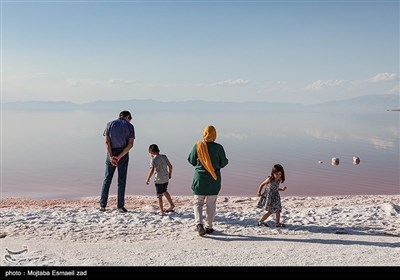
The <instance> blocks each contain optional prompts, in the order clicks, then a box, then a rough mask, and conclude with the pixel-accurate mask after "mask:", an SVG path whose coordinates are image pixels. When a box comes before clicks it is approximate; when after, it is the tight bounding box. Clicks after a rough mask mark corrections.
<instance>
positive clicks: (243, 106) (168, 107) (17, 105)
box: [2, 94, 400, 112]
mask: <svg viewBox="0 0 400 280" xmlns="http://www.w3.org/2000/svg"><path fill="white" fill-rule="evenodd" d="M2 107H3V109H5V110H35V111H37V110H39V111H52V110H56V111H60V110H95V111H97V110H101V111H118V110H132V111H133V110H134V111H136V112H138V111H149V110H157V111H200V112H202V111H214V112H219V111H254V110H258V111H262V110H269V111H270V110H277V111H281V110H284V111H297V110H299V111H336V112H338V111H349V110H350V111H352V112H357V111H360V112H361V111H363V112H365V111H367V112H369V111H397V110H400V109H399V108H400V105H399V96H398V95H393V94H381V95H369V96H362V97H356V98H351V99H346V100H339V101H330V102H324V103H320V104H314V105H302V104H296V103H271V102H222V101H201V100H192V101H181V102H161V101H155V100H151V99H130V100H118V101H95V102H89V103H84V104H76V103H72V102H65V101H24V102H8V103H3V104H2Z"/></svg>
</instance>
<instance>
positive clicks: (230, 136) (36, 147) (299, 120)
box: [2, 110, 400, 198]
mask: <svg viewBox="0 0 400 280" xmlns="http://www.w3.org/2000/svg"><path fill="white" fill-rule="evenodd" d="M118 113H119V112H96V111H63V112H16V111H7V110H6V111H3V132H2V196H3V197H8V196H30V197H33V198H78V197H83V196H98V195H99V194H100V189H101V183H102V180H103V172H104V170H103V169H104V160H105V147H104V141H103V136H102V132H103V129H104V126H105V124H106V122H108V121H110V120H112V119H114V118H116V116H117V114H118ZM132 113H133V115H134V116H133V117H134V118H133V121H132V122H133V124H134V126H135V129H136V137H137V139H136V140H135V145H134V148H133V150H132V151H131V153H130V166H129V174H128V185H127V194H140V195H154V194H155V188H154V186H153V185H152V184H150V185H146V184H145V180H146V176H147V173H148V167H149V161H150V157H149V155H148V153H147V148H148V146H149V145H150V144H152V143H156V144H158V145H159V147H160V149H161V153H165V154H167V155H168V157H169V159H170V161H171V162H172V164H173V166H174V174H173V178H172V179H171V181H170V184H169V191H170V193H171V195H191V190H190V186H191V180H192V176H193V167H192V166H191V165H189V163H188V162H187V156H188V154H189V152H190V150H191V149H192V147H193V145H194V144H195V142H196V141H198V140H200V138H201V133H202V130H203V127H204V126H205V125H207V124H213V125H214V126H215V127H216V128H217V134H218V136H217V142H219V143H221V144H222V145H223V146H224V148H225V150H226V154H227V157H228V159H229V165H228V166H227V167H226V168H224V169H223V170H222V182H223V186H222V191H221V195H236V196H253V195H255V194H256V191H257V188H258V185H259V184H260V183H261V182H262V181H263V180H264V179H265V177H266V176H267V175H269V173H270V170H271V167H272V165H273V164H275V163H281V164H282V165H283V166H284V168H285V171H286V182H285V184H286V185H287V187H288V189H287V190H286V191H285V192H284V193H282V195H283V196H285V195H301V196H313V195H339V194H399V193H400V190H399V172H398V171H399V117H398V113H397V112H382V113H379V114H378V113H377V114H375V115H374V114H363V115H360V114H348V115H343V114H341V115H333V114H322V113H305V112H302V113H299V112H297V113H296V112H292V113H291V112H282V113H277V112H271V113H269V112H268V111H267V112H260V111H255V112H223V113H221V112H219V113H206V114H205V113H195V112H192V113H188V112H179V113H177V112H144V113H143V112H141V113H136V114H135V112H134V111H132ZM353 156H357V157H359V158H360V159H361V163H360V164H359V165H353ZM332 157H337V158H339V159H340V164H339V165H338V166H333V165H331V158H332ZM320 161H322V163H319V162H320ZM115 178H116V177H115ZM115 178H114V181H113V185H112V188H111V190H110V195H115V194H116V179H115Z"/></svg>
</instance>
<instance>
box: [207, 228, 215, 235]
mask: <svg viewBox="0 0 400 280" xmlns="http://www.w3.org/2000/svg"><path fill="white" fill-rule="evenodd" d="M213 232H214V229H213V228H208V227H206V233H207V234H211V233H213Z"/></svg>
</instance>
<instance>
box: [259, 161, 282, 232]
mask: <svg viewBox="0 0 400 280" xmlns="http://www.w3.org/2000/svg"><path fill="white" fill-rule="evenodd" d="M284 181H285V171H284V170H283V167H282V165H280V164H275V165H274V166H273V167H272V170H271V176H268V177H267V179H265V180H264V182H262V183H261V184H260V186H259V187H258V192H257V195H258V196H265V199H264V200H263V201H264V202H263V203H262V205H260V203H259V205H258V207H260V208H265V210H267V213H265V214H264V216H262V217H261V219H260V220H259V221H258V226H259V227H268V225H267V224H265V223H264V221H265V220H266V219H268V217H269V216H270V215H271V214H272V213H275V215H276V220H275V226H276V227H284V226H285V225H284V224H282V223H280V218H281V210H282V207H281V197H280V195H279V191H284V190H286V186H283V187H279V184H280V183H283V182H284ZM264 186H266V187H265V190H264V193H263V194H261V190H262V189H263V187H264ZM261 201H262V200H261V199H260V202H261Z"/></svg>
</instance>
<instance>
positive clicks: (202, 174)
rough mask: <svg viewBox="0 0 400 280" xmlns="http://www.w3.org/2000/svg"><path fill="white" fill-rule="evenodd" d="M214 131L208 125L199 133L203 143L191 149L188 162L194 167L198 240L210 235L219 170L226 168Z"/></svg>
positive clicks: (214, 212)
mask: <svg viewBox="0 0 400 280" xmlns="http://www.w3.org/2000/svg"><path fill="white" fill-rule="evenodd" d="M216 138H217V131H216V130H215V127H214V126H212V125H208V126H206V127H205V128H204V130H203V140H202V141H199V142H197V143H196V145H194V147H193V149H192V151H191V153H190V154H189V157H188V161H189V162H190V164H191V165H193V166H194V167H195V169H194V170H195V171H194V176H193V182H192V191H193V195H194V218H195V224H196V229H197V231H198V233H199V235H200V236H203V235H205V234H206V233H208V234H210V233H212V232H213V231H214V229H213V221H214V218H215V214H216V206H217V205H216V203H217V197H218V194H219V191H220V189H221V172H220V169H221V168H223V167H225V166H226V165H227V164H228V159H227V158H226V156H225V151H224V148H223V147H222V145H220V144H218V143H215V142H214V141H215V139H216ZM204 203H205V204H206V216H205V228H204V225H203V206H204Z"/></svg>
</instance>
